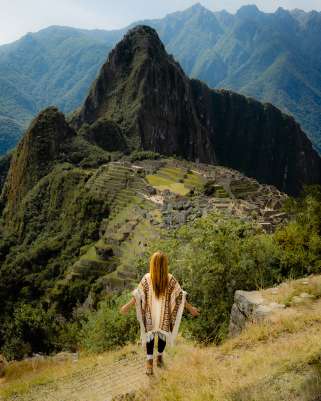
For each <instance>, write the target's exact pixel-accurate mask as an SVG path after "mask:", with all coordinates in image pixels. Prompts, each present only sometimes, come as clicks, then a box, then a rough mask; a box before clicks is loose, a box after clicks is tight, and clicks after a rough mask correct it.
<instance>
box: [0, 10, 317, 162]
mask: <svg viewBox="0 0 321 401" xmlns="http://www.w3.org/2000/svg"><path fill="white" fill-rule="evenodd" d="M144 23H145V24H148V25H150V26H152V27H153V28H155V29H156V30H157V32H158V33H159V35H160V37H161V39H162V41H163V42H164V44H165V46H166V49H167V50H168V51H169V52H170V53H172V54H173V55H174V56H175V58H176V59H177V60H178V61H179V62H180V63H181V65H182V67H183V69H184V71H185V72H186V73H187V74H188V75H189V76H191V77H194V78H199V79H201V80H203V81H205V82H206V83H207V84H208V85H209V86H211V87H219V88H226V89H231V90H235V91H237V92H240V93H242V94H245V95H249V96H252V97H255V98H257V99H258V100H261V101H265V102H270V103H272V104H274V105H276V106H278V107H280V108H281V109H282V110H283V111H284V112H286V113H289V114H292V115H293V116H294V117H295V118H296V120H297V121H298V122H299V123H300V124H301V125H302V128H303V129H304V130H305V131H306V132H307V133H308V135H309V137H310V138H311V139H312V142H313V144H314V146H315V147H316V148H317V149H318V150H320V149H321V142H320V138H321V131H320V129H321V128H320V126H321V124H320V121H321V117H320V107H321V77H320V70H321V59H320V56H319V54H320V52H321V49H320V41H319V37H320V33H321V13H318V12H315V11H312V12H309V13H305V12H303V11H300V10H293V11H287V10H284V9H282V8H279V9H278V10H277V11H276V12H275V13H263V12H261V11H259V10H258V9H257V7H256V6H244V7H241V8H240V9H239V11H238V12H237V13H236V14H235V15H233V14H229V13H227V12H226V11H221V12H214V13H213V12H211V11H209V10H207V9H205V8H204V7H202V6H201V5H200V4H196V5H195V6H193V7H191V8H189V9H187V10H185V11H182V12H177V13H173V14H170V15H168V16H166V17H165V18H162V19H159V20H149V21H144ZM134 25H137V23H135V24H133V25H132V26H134ZM126 31H127V28H126V29H122V30H118V31H97V30H96V31H87V30H79V29H73V28H66V27H57V26H56V27H55V26H54V27H50V28H47V29H44V30H42V31H40V32H38V33H33V34H28V35H26V36H25V37H23V38H22V39H20V40H19V41H17V42H15V43H13V44H10V45H6V46H1V47H0V73H1V74H0V76H1V79H0V88H1V91H0V93H1V96H0V146H1V148H0V154H3V153H5V152H6V151H7V150H8V149H10V148H11V147H12V146H14V145H15V144H16V143H17V138H18V137H19V136H20V135H21V132H22V130H23V129H25V128H26V126H27V124H28V122H29V121H30V120H31V118H32V117H33V116H34V115H35V114H36V113H37V112H38V111H39V110H41V109H42V108H44V107H46V106H48V105H52V104H54V105H57V106H58V107H59V108H60V109H61V110H62V111H64V112H69V111H71V110H73V109H74V108H75V107H78V106H79V105H80V104H81V103H82V101H83V100H84V98H85V96H86V93H87V91H88V89H89V86H90V83H91V82H92V80H93V78H94V77H95V76H96V74H97V72H98V70H99V68H100V66H101V65H102V64H103V62H104V60H105V59H106V55H107V53H108V52H109V50H110V49H111V48H112V47H113V46H114V44H115V43H116V42H117V41H118V40H120V39H121V37H122V36H123V34H124V33H125V32H126Z"/></svg>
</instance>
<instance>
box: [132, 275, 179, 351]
mask: <svg viewBox="0 0 321 401" xmlns="http://www.w3.org/2000/svg"><path fill="white" fill-rule="evenodd" d="M168 278H169V280H168V287H167V289H166V292H165V294H164V295H163V296H161V297H159V299H157V297H156V296H155V293H154V290H153V285H152V281H151V277H150V274H149V273H147V274H145V276H144V277H143V278H142V280H141V282H140V283H139V285H138V287H137V288H136V289H135V290H134V291H133V292H132V295H133V296H134V297H135V300H136V313H137V319H138V321H139V323H140V331H141V341H142V345H143V346H144V345H145V344H146V341H149V340H151V339H153V338H154V335H155V334H156V333H157V334H158V335H159V336H160V337H161V338H162V339H166V341H167V343H168V344H170V345H174V341H175V338H176V336H177V333H178V328H179V325H180V322H181V319H182V314H183V311H184V306H185V301H186V294H187V293H186V291H184V290H182V288H181V286H180V285H179V283H178V281H177V280H176V279H175V277H174V276H173V275H172V274H169V277H168Z"/></svg>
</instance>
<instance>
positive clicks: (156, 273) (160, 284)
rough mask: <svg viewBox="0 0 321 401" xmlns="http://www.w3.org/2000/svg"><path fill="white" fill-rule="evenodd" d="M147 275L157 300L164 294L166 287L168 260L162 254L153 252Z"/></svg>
mask: <svg viewBox="0 0 321 401" xmlns="http://www.w3.org/2000/svg"><path fill="white" fill-rule="evenodd" d="M149 273H150V277H151V280H152V284H153V289H154V292H155V295H156V297H157V298H159V297H160V296H161V295H164V294H165V291H166V289H167V286H168V258H167V255H166V254H165V253H164V252H161V251H157V252H155V253H154V254H153V255H152V256H151V258H150V262H149Z"/></svg>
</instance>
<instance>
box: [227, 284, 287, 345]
mask: <svg viewBox="0 0 321 401" xmlns="http://www.w3.org/2000/svg"><path fill="white" fill-rule="evenodd" d="M284 307H285V305H283V304H278V303H276V302H267V301H266V300H265V299H264V298H263V297H262V295H261V293H260V292H258V291H240V290H239V291H236V292H235V294H234V304H233V306H232V310H231V316H230V325H229V336H230V337H234V336H236V335H238V334H240V332H241V331H242V330H243V328H244V327H245V325H246V323H247V322H253V321H262V320H264V319H266V318H268V317H269V316H270V315H271V314H272V313H274V312H275V311H276V310H280V309H282V308H284Z"/></svg>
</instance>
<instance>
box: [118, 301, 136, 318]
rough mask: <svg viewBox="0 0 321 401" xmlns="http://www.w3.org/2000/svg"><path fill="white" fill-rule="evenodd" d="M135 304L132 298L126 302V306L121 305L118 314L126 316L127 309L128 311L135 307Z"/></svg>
mask: <svg viewBox="0 0 321 401" xmlns="http://www.w3.org/2000/svg"><path fill="white" fill-rule="evenodd" d="M135 303H136V301H135V298H134V297H132V298H131V300H130V301H129V302H127V304H125V305H123V306H122V307H121V308H120V309H119V312H120V313H121V314H122V315H127V313H128V311H129V309H130V308H131V307H132V306H133V305H135Z"/></svg>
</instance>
